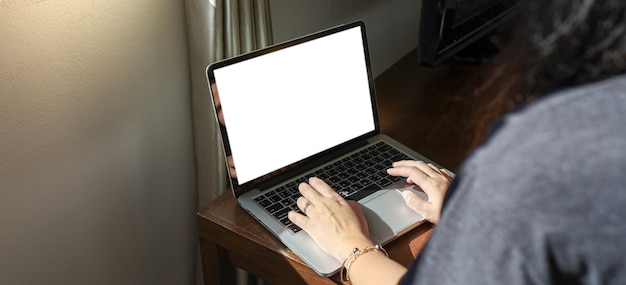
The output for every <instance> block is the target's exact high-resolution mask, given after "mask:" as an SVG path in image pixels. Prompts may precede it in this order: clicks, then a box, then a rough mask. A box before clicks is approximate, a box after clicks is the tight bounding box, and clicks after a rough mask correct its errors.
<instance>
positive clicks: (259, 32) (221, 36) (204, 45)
mask: <svg viewBox="0 0 626 285" xmlns="http://www.w3.org/2000/svg"><path fill="white" fill-rule="evenodd" d="M268 1H269V0H185V5H186V12H187V33H188V41H189V52H190V55H189V57H190V68H191V84H192V93H193V94H192V96H193V97H192V112H193V123H194V136H195V138H194V144H195V155H196V166H197V172H198V178H197V179H198V207H200V208H201V207H204V206H205V205H207V204H208V203H209V202H210V201H211V200H213V199H214V198H215V197H217V196H218V195H219V194H221V193H222V192H223V191H224V190H226V189H227V187H228V182H227V180H226V178H227V176H226V175H227V173H226V168H225V163H224V157H223V153H222V148H221V145H220V143H219V134H218V131H219V129H218V128H217V124H216V122H215V117H214V116H215V115H214V114H213V110H212V107H211V101H210V97H209V96H210V94H209V88H208V85H207V80H206V76H205V69H206V66H207V65H208V64H209V63H211V62H214V61H217V60H220V59H224V58H228V57H232V56H235V55H238V54H241V53H245V52H249V51H252V50H255V49H258V48H261V47H265V46H268V45H269V44H271V43H272V33H271V23H270V15H269V4H268Z"/></svg>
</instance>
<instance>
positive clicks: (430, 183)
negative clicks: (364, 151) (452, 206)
mask: <svg viewBox="0 0 626 285" xmlns="http://www.w3.org/2000/svg"><path fill="white" fill-rule="evenodd" d="M387 173H388V174H389V175H392V176H403V177H406V178H407V179H406V182H407V183H409V184H415V185H417V186H419V187H420V188H421V189H422V191H424V193H426V195H428V201H425V200H423V199H422V198H420V197H418V196H417V195H416V194H415V193H413V192H411V191H404V192H402V197H404V201H405V202H406V204H407V206H409V207H410V208H411V209H413V210H414V211H416V212H417V213H419V214H420V215H422V216H423V217H424V218H425V219H426V220H427V221H429V222H431V223H433V224H438V223H439V217H440V216H441V207H442V206H443V198H444V197H445V195H446V191H447V190H448V186H450V183H451V182H452V177H451V176H450V174H448V172H447V171H446V170H445V169H439V168H437V167H436V166H435V165H433V164H431V163H428V164H426V163H425V162H423V161H413V160H403V161H397V162H394V163H393V167H392V168H390V169H387Z"/></svg>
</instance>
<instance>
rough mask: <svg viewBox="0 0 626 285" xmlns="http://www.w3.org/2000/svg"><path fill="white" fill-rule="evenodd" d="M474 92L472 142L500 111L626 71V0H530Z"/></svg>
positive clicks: (471, 142) (471, 143)
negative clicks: (487, 72)
mask: <svg viewBox="0 0 626 285" xmlns="http://www.w3.org/2000/svg"><path fill="white" fill-rule="evenodd" d="M514 21H515V28H514V29H513V32H512V33H511V37H510V40H508V41H507V44H506V46H505V47H504V48H503V49H502V51H501V52H500V53H499V54H497V55H496V56H494V58H493V59H492V60H491V62H490V63H489V65H490V67H491V72H490V73H489V75H488V77H487V78H486V80H484V83H483V84H482V85H481V87H480V88H478V89H476V90H473V91H472V92H471V94H470V98H469V99H470V102H471V103H470V106H469V107H470V108H471V110H472V111H471V114H472V116H473V119H472V120H470V121H471V122H473V123H472V124H471V125H469V126H468V127H469V128H472V129H473V130H474V131H472V132H471V133H472V134H473V136H472V138H471V141H470V142H469V143H470V145H471V146H476V145H477V144H479V143H480V142H482V140H483V139H484V136H485V134H486V130H487V127H488V125H489V124H490V123H491V122H492V121H493V120H495V119H496V118H498V117H499V116H501V115H503V114H505V113H507V112H509V111H511V110H513V109H515V108H517V107H519V106H521V105H524V104H526V103H528V102H531V101H533V100H534V99H536V98H539V97H542V96H545V95H548V94H550V93H552V92H554V91H557V90H560V89H564V88H570V87H575V86H578V85H582V84H586V83H591V82H595V81H600V80H603V79H606V78H609V77H611V76H614V75H618V74H623V73H625V72H626V1H623V0H605V1H602V0H552V1H546V0H527V1H526V2H525V3H524V8H523V9H522V11H521V12H520V13H519V14H518V16H517V17H516V18H515V20H514Z"/></svg>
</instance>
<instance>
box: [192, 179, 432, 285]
mask: <svg viewBox="0 0 626 285" xmlns="http://www.w3.org/2000/svg"><path fill="white" fill-rule="evenodd" d="M198 223H199V239H200V253H201V257H202V269H203V274H204V282H205V284H211V285H216V284H234V283H235V280H234V279H235V278H234V276H235V275H234V272H235V270H234V269H235V266H236V267H239V268H241V269H243V270H246V271H247V272H249V273H251V274H253V275H255V276H257V277H258V278H260V279H262V280H263V281H265V282H266V283H268V284H337V283H341V282H340V280H339V276H338V274H337V275H335V276H332V277H330V278H326V277H321V276H319V275H317V273H315V272H314V271H313V270H311V269H310V268H309V267H308V266H307V265H306V264H305V263H304V262H303V261H302V260H301V259H300V258H299V257H297V256H296V255H295V254H294V253H293V252H291V251H290V250H289V249H288V248H286V247H285V246H284V245H283V244H282V243H281V242H280V241H278V239H276V238H275V237H274V236H273V235H272V234H271V233H270V232H269V231H267V230H266V229H265V228H264V227H263V226H261V224H259V223H258V222H257V221H256V220H255V219H254V218H253V217H252V216H250V215H249V214H248V213H247V212H246V211H245V210H243V209H242V208H241V207H239V205H238V204H237V201H236V200H235V198H234V197H233V195H232V193H231V192H230V191H226V192H224V193H223V194H222V195H220V196H219V197H218V198H217V199H215V200H214V201H212V202H211V203H210V204H209V205H208V206H207V207H206V208H204V209H203V210H201V211H200V212H198ZM431 231H432V225H431V224H430V223H424V224H422V225H420V226H418V227H417V228H415V229H413V230H412V231H410V232H408V233H406V234H404V235H402V236H401V237H399V238H397V239H396V240H394V241H393V242H391V243H390V244H388V245H386V246H385V249H386V250H387V251H388V252H389V256H390V257H391V258H392V259H394V260H396V261H398V262H400V263H401V264H404V265H406V266H408V265H409V264H410V263H411V261H412V260H413V259H415V257H416V256H417V254H418V253H419V252H420V250H421V249H422V247H423V246H424V244H425V242H426V240H427V239H428V237H429V236H430V234H431Z"/></svg>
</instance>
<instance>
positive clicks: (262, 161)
mask: <svg viewBox="0 0 626 285" xmlns="http://www.w3.org/2000/svg"><path fill="white" fill-rule="evenodd" d="M214 76H215V81H216V83H217V92H218V94H219V98H220V101H221V105H222V106H221V107H222V112H223V115H224V120H225V123H226V126H227V132H228V138H229V142H230V148H231V149H230V150H231V153H232V158H233V161H234V165H235V168H236V171H237V179H238V182H239V184H243V183H246V182H248V181H251V180H253V179H255V178H258V177H260V176H263V175H265V174H267V173H270V172H272V171H275V170H278V169H280V168H282V167H285V166H287V165H289V164H291V163H293V162H297V161H299V160H301V159H304V158H307V157H309V156H311V155H314V154H316V153H318V152H320V151H323V150H326V149H328V148H331V147H333V146H335V145H338V144H341V143H343V142H345V141H347V140H350V139H353V138H356V137H358V136H361V135H363V134H365V133H368V132H371V131H373V130H374V129H375V122H374V117H373V115H372V114H373V109H372V103H371V99H370V96H371V95H370V86H369V81H368V74H367V67H366V61H365V54H364V47H363V40H362V35H361V30H360V27H355V28H352V29H349V30H346V31H343V32H340V33H337V34H333V35H330V36H326V37H322V38H319V39H316V40H313V41H308V42H305V43H301V44H298V45H295V46H291V47H288V48H285V49H282V50H279V51H275V52H271V53H268V54H265V55H261V56H258V57H254V58H252V59H248V60H244V61H241V62H239V63H236V64H232V65H228V66H225V67H222V68H219V69H216V70H215V71H214ZM311 138H314V139H311Z"/></svg>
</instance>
